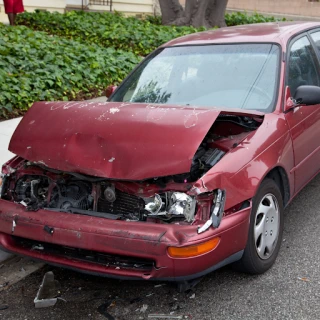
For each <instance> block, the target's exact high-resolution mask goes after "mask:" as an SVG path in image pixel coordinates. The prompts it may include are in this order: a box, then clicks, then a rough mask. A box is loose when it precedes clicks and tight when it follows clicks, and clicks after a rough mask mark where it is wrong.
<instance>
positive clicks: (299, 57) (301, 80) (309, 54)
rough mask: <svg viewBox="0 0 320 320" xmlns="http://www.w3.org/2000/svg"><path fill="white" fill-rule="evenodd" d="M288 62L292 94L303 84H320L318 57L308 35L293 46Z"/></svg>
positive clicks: (288, 78) (289, 83)
mask: <svg viewBox="0 0 320 320" xmlns="http://www.w3.org/2000/svg"><path fill="white" fill-rule="evenodd" d="M288 63H289V68H288V77H287V81H288V86H289V87H290V91H291V94H292V95H294V93H295V91H296V89H297V88H298V87H299V86H302V85H312V86H320V79H319V77H320V70H319V66H318V62H317V57H316V55H315V52H314V51H313V49H312V46H311V43H310V41H309V40H308V38H307V37H306V36H305V37H302V38H300V39H298V40H297V41H296V42H295V43H294V44H293V45H292V46H291V49H290V55H289V62H288Z"/></svg>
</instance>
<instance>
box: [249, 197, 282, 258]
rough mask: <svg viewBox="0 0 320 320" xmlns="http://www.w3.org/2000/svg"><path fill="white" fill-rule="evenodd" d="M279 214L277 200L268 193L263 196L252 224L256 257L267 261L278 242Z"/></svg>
mask: <svg viewBox="0 0 320 320" xmlns="http://www.w3.org/2000/svg"><path fill="white" fill-rule="evenodd" d="M279 229H280V213H279V205H278V201H277V198H276V197H275V196H274V195H273V194H271V193H269V194H267V195H265V196H264V197H263V198H262V200H261V202H260V204H259V206H258V210H257V212H256V216H255V224H254V241H255V247H256V250H257V253H258V256H259V257H260V258H261V259H264V260H265V259H268V258H269V257H270V256H271V255H272V253H273V251H274V249H275V247H276V245H277V241H278V236H279Z"/></svg>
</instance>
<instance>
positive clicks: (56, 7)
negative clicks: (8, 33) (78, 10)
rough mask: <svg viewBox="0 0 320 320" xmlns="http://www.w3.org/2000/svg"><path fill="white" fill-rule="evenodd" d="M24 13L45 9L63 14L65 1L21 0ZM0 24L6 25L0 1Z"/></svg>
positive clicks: (5, 17) (1, 0)
mask: <svg viewBox="0 0 320 320" xmlns="http://www.w3.org/2000/svg"><path fill="white" fill-rule="evenodd" d="M23 4H24V8H25V10H26V11H34V10H35V9H46V10H49V11H58V12H64V9H65V7H66V0H23ZM0 22H4V23H8V18H7V15H6V14H5V12H4V5H3V0H0Z"/></svg>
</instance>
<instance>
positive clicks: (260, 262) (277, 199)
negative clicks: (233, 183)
mask: <svg viewBox="0 0 320 320" xmlns="http://www.w3.org/2000/svg"><path fill="white" fill-rule="evenodd" d="M283 211H284V209H283V201H282V195H281V192H280V190H279V187H278V185H277V184H276V183H275V182H274V181H273V180H271V179H265V180H264V181H263V182H262V183H261V186H260V188H259V190H258V192H257V194H256V195H255V197H254V198H253V204H252V211H251V216H250V226H249V234H248V241H247V245H246V248H245V250H244V254H243V256H242V258H241V260H240V261H239V262H238V263H237V264H236V267H237V269H238V270H240V271H242V272H246V273H251V274H261V273H264V272H265V271H267V270H268V269H269V268H270V267H271V266H272V265H273V264H274V262H275V260H276V258H277V255H278V253H279V250H280V246H281V242H282V234H283V222H284V219H283Z"/></svg>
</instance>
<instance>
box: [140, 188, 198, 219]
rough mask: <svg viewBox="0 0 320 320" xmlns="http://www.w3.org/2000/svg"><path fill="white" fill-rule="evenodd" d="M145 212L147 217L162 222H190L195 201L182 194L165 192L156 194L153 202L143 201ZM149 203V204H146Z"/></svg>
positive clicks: (193, 212)
mask: <svg viewBox="0 0 320 320" xmlns="http://www.w3.org/2000/svg"><path fill="white" fill-rule="evenodd" d="M145 201H146V202H147V204H146V206H145V210H146V211H148V212H149V214H148V215H149V216H152V217H158V218H160V219H164V220H170V219H173V218H177V217H178V218H181V217H182V218H184V219H185V220H187V221H188V222H191V221H192V220H193V218H194V214H195V209H196V201H195V199H194V198H193V197H191V196H189V195H187V194H186V193H183V192H166V193H163V194H161V195H159V194H156V195H155V196H154V199H153V200H150V199H145ZM148 201H149V202H148Z"/></svg>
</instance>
